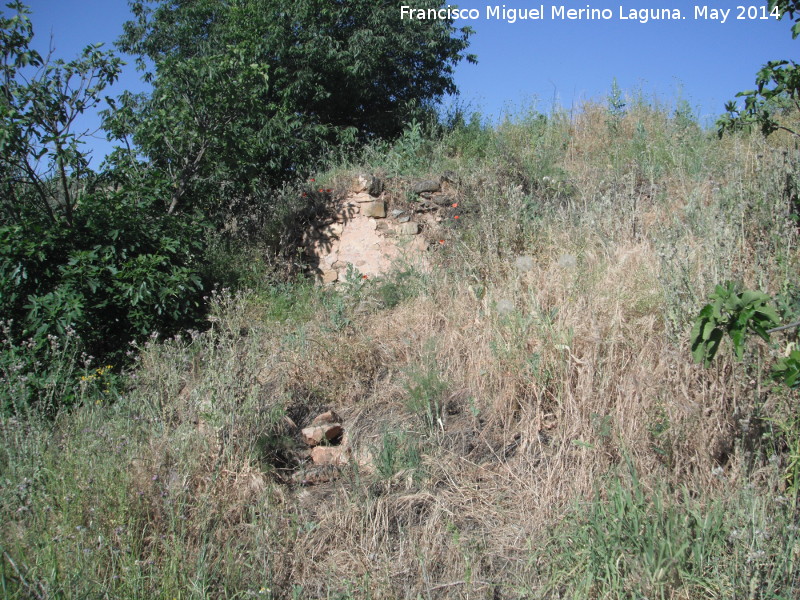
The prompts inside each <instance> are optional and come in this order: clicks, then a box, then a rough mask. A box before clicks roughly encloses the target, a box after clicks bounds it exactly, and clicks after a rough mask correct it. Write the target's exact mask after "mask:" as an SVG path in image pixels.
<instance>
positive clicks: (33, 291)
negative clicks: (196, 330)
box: [0, 2, 205, 410]
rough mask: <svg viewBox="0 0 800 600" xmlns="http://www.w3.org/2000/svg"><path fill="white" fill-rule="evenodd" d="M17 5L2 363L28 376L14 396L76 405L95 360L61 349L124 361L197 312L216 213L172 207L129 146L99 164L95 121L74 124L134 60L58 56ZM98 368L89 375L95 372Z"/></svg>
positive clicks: (7, 82)
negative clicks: (141, 343)
mask: <svg viewBox="0 0 800 600" xmlns="http://www.w3.org/2000/svg"><path fill="white" fill-rule="evenodd" d="M8 7H9V8H11V9H12V10H14V11H16V14H15V15H14V16H11V17H5V16H4V17H2V19H0V40H1V41H2V43H3V54H2V61H1V62H0V69H1V70H2V81H0V85H2V90H1V91H2V93H0V111H2V112H3V114H4V117H5V118H4V119H3V122H2V125H0V150H1V152H0V187H2V189H3V192H4V193H3V195H2V200H0V212H2V216H3V217H4V223H3V225H0V289H1V290H2V292H0V314H2V315H3V316H4V318H6V319H8V320H9V321H8V324H7V325H6V335H5V338H6V343H5V345H4V347H3V350H2V352H3V355H2V357H0V362H2V363H3V365H4V369H5V370H6V374H8V372H9V371H8V369H11V368H12V367H13V370H14V372H15V373H16V374H17V381H25V382H26V385H25V386H23V387H22V388H20V389H17V388H16V387H15V386H14V385H12V386H10V387H8V388H5V391H4V392H3V397H2V403H3V406H4V408H7V407H9V406H12V405H13V406H15V407H19V406H22V405H26V404H31V403H39V404H52V402H51V401H52V400H55V403H56V404H70V403H72V402H75V401H77V400H79V399H80V398H81V397H82V390H79V389H78V387H80V386H79V382H78V381H77V380H75V377H76V376H77V373H78V372H79V371H81V369H83V370H84V371H85V369H88V368H90V365H91V359H89V358H88V357H87V358H86V359H85V361H84V364H83V365H82V367H80V368H79V366H78V364H77V363H76V364H72V365H68V364H67V362H68V361H67V360H66V355H65V354H64V352H63V351H62V350H59V348H60V347H64V348H69V349H70V350H69V356H70V357H71V360H77V357H78V356H79V355H80V353H81V352H85V354H86V355H92V356H94V357H97V358H99V359H100V360H101V361H102V363H103V364H105V363H107V362H110V363H112V364H114V365H115V366H116V367H120V366H121V365H122V364H124V363H125V362H126V357H125V352H126V350H127V344H128V343H129V342H130V341H132V340H136V339H142V338H144V337H146V336H147V335H150V334H151V333H153V332H156V331H158V332H161V333H166V334H170V333H172V332H174V331H176V330H177V329H179V328H181V327H183V326H186V325H188V324H191V323H194V322H196V319H197V317H198V316H199V315H200V313H201V295H202V290H203V289H204V287H205V285H204V283H203V281H202V280H201V277H200V273H199V270H198V265H197V258H198V256H199V255H200V254H201V253H202V248H201V246H200V244H201V241H202V240H203V238H204V231H205V225H204V224H203V217H200V216H198V215H192V214H189V213H187V214H185V215H183V216H182V217H180V218H178V217H176V216H170V215H167V214H166V208H167V205H168V201H166V200H165V198H168V197H169V194H170V192H169V188H168V180H166V179H165V178H163V177H160V176H158V174H157V172H156V171H154V170H152V169H147V168H146V167H145V166H143V165H140V164H138V163H137V162H136V161H134V160H131V158H130V156H129V155H120V154H117V155H114V156H112V157H110V159H109V161H107V163H106V164H107V165H108V170H107V171H106V172H105V173H103V174H102V175H100V176H97V175H96V174H94V173H92V172H91V171H90V170H89V168H88V157H87V155H86V153H84V152H83V151H82V150H81V148H80V144H81V143H82V142H81V138H82V137H83V135H85V132H84V133H76V132H74V131H73V123H74V120H75V118H76V117H77V116H78V115H79V114H80V113H82V112H84V111H85V110H87V109H90V108H94V107H96V106H97V105H98V104H99V103H100V101H101V95H100V94H101V92H102V90H103V89H104V88H105V87H106V86H107V85H109V84H111V83H113V82H114V81H115V80H116V78H117V75H118V73H119V71H120V68H121V64H122V63H121V60H120V59H119V58H117V57H115V56H114V55H113V54H112V53H110V52H102V51H101V50H100V49H99V46H88V47H87V48H86V49H85V50H84V51H83V54H82V55H81V57H80V58H79V59H77V60H73V61H71V62H64V61H62V60H56V61H53V62H48V61H45V60H43V59H42V58H41V56H39V54H38V53H37V52H36V51H34V50H31V49H30V48H29V45H30V42H31V40H32V38H33V30H32V27H31V23H30V20H29V19H28V17H27V14H28V11H27V9H26V8H25V7H24V6H23V5H22V4H20V3H18V2H15V3H12V4H9V5H8ZM31 71H32V72H31ZM59 340H60V341H59ZM91 368H95V367H94V366H92V367H91ZM85 377H87V375H86V374H85V373H84V380H83V384H84V387H85V384H86V383H87V381H91V382H95V379H96V378H93V379H85ZM70 378H72V384H73V385H72V386H71V385H70V384H69V381H70V380H71V379H70ZM55 380H58V381H59V382H61V383H59V384H58V386H56V387H59V389H61V391H62V395H61V397H60V398H57V399H54V398H52V394H51V393H50V390H52V389H54V385H55V384H54V383H53V382H54V381H55ZM75 386H78V387H75ZM76 390H78V391H76ZM53 408H57V406H56V407H54V406H49V407H48V410H51V409H53Z"/></svg>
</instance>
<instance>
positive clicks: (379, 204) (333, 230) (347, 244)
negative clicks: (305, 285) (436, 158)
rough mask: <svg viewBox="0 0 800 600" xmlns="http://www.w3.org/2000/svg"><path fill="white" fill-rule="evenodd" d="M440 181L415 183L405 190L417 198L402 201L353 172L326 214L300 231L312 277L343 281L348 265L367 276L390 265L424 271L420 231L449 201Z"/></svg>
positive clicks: (423, 241)
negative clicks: (303, 232)
mask: <svg viewBox="0 0 800 600" xmlns="http://www.w3.org/2000/svg"><path fill="white" fill-rule="evenodd" d="M443 181H444V178H443V179H442V180H439V181H436V180H431V181H422V182H417V183H415V184H414V185H413V186H412V188H411V191H412V192H414V193H415V194H417V195H418V198H419V201H418V202H413V203H404V202H402V201H400V200H398V199H396V198H393V197H392V196H391V195H390V194H388V193H387V192H385V191H384V189H383V187H384V186H383V183H382V182H381V181H380V180H379V179H377V178H375V177H368V176H363V175H362V176H359V177H358V179H357V180H356V181H355V183H354V184H353V185H352V186H351V188H350V191H349V193H348V194H347V195H346V196H345V198H344V199H343V200H341V201H339V202H338V203H337V204H336V205H335V206H334V207H333V211H332V213H331V214H330V215H328V216H327V217H326V218H325V219H323V220H322V221H321V222H318V223H317V224H316V226H315V227H314V228H313V229H312V230H311V231H309V232H307V233H306V236H305V239H304V242H305V246H306V252H307V254H308V255H309V257H311V259H312V263H314V264H315V265H316V269H315V271H316V276H317V279H318V281H320V282H321V283H324V284H332V283H335V282H337V281H343V280H344V279H345V278H346V277H347V273H348V265H352V267H353V268H354V269H356V270H357V272H358V274H359V275H361V276H367V277H375V276H379V275H383V274H385V273H387V272H388V271H389V270H390V269H391V268H392V267H393V266H414V267H416V268H419V269H423V270H424V269H426V268H427V266H428V260H427V257H426V250H427V248H428V245H429V241H428V239H427V238H426V236H425V235H424V233H425V232H426V231H427V232H428V233H431V232H432V231H433V230H434V229H435V228H436V225H437V224H438V223H439V222H441V221H442V218H443V217H442V215H441V214H440V212H441V210H442V208H443V207H444V206H445V205H446V203H447V202H449V201H450V200H451V199H452V198H451V196H450V195H449V194H446V193H445V192H443V191H442V190H441V186H442V183H443ZM447 206H449V204H448V205H447Z"/></svg>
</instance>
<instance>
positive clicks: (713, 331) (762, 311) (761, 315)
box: [691, 282, 778, 367]
mask: <svg viewBox="0 0 800 600" xmlns="http://www.w3.org/2000/svg"><path fill="white" fill-rule="evenodd" d="M770 301H771V298H770V297H769V296H767V295H766V294H764V293H762V292H757V291H752V290H745V291H743V292H740V293H737V291H736V286H735V285H734V284H733V283H731V282H728V283H727V284H726V285H725V286H724V287H723V286H721V285H718V286H717V287H716V289H715V291H714V294H712V296H711V303H709V304H707V305H706V306H704V307H703V309H702V310H701V311H700V315H699V316H698V317H697V319H696V320H695V323H694V327H693V328H692V333H691V344H692V357H693V358H694V361H695V362H697V363H699V362H702V363H703V364H704V365H705V366H706V367H707V366H709V365H710V364H711V361H712V360H713V359H714V356H716V354H717V350H719V345H720V343H721V342H722V339H723V337H724V335H725V334H726V333H727V334H728V336H729V337H730V339H731V342H733V349H734V352H735V354H736V357H737V358H738V359H740V360H741V358H742V355H743V353H744V341H745V336H746V334H747V333H748V332H752V333H755V334H757V335H758V336H759V337H761V338H762V339H763V340H765V341H769V334H768V333H767V329H768V328H770V327H774V326H776V325H777V324H778V313H777V312H776V311H775V309H774V308H773V307H772V306H770V304H769V303H770Z"/></svg>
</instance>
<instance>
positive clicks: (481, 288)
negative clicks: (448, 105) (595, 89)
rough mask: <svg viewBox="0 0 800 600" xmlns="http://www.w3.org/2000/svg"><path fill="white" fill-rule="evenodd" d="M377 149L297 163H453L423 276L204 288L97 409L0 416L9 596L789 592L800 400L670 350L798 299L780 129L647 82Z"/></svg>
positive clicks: (348, 168) (755, 370)
mask: <svg viewBox="0 0 800 600" xmlns="http://www.w3.org/2000/svg"><path fill="white" fill-rule="evenodd" d="M615 106H616V105H615ZM611 108H614V107H611ZM379 150H380V152H378V151H377V150H375V149H373V150H371V151H366V152H365V157H366V159H368V160H367V161H366V162H364V163H362V164H344V165H338V166H336V167H332V168H331V170H330V171H329V172H328V173H322V174H319V175H318V176H317V180H318V181H320V182H324V183H322V184H321V185H324V186H325V187H326V188H327V187H344V186H345V185H346V182H347V180H348V178H349V177H351V176H353V175H354V174H356V173H358V172H363V171H371V172H380V173H382V174H383V175H384V176H386V177H387V179H388V186H389V189H390V192H391V194H393V195H395V197H397V198H405V190H406V189H407V181H408V179H409V178H423V177H431V176H438V175H439V174H441V173H442V172H443V171H446V170H449V171H454V173H451V174H450V178H451V179H452V180H454V181H456V184H455V186H456V192H457V194H458V205H459V207H458V208H459V216H460V217H461V218H460V219H458V220H457V221H456V220H454V219H452V218H449V219H446V220H445V221H443V222H442V223H441V224H440V225H438V226H433V225H431V226H430V227H429V229H428V230H426V231H425V232H424V233H423V234H424V235H427V236H429V238H430V239H431V240H432V241H435V242H436V243H435V244H433V246H432V249H431V253H430V254H431V263H432V268H431V270H430V272H426V273H419V272H417V271H414V270H413V269H409V268H405V267H404V268H403V269H401V270H399V271H398V273H396V274H393V275H390V276H387V277H385V278H383V279H370V280H368V281H363V280H361V281H353V282H350V284H349V285H347V286H341V287H340V288H338V289H336V290H322V289H319V288H314V287H312V286H309V285H308V284H306V283H297V284H295V285H282V286H277V285H276V286H273V287H272V288H267V289H266V290H265V288H263V287H261V288H260V289H259V290H257V291H255V292H251V293H239V294H232V293H225V294H221V295H219V296H217V297H215V298H214V299H213V302H214V306H215V308H214V310H213V311H212V323H211V328H210V330H209V331H207V332H203V333H197V332H195V333H193V334H192V333H189V334H186V335H184V336H183V337H182V338H180V339H171V340H157V339H154V340H151V342H150V343H149V344H147V345H146V346H145V347H142V348H139V349H138V352H139V361H138V366H137V368H136V369H134V370H133V371H132V373H131V374H130V385H129V388H128V390H127V391H126V392H125V394H123V396H122V397H121V398H119V399H118V400H117V401H116V402H114V403H112V404H110V405H109V404H108V403H102V404H96V403H95V402H93V401H92V398H86V401H85V402H84V403H83V406H82V407H80V408H77V409H75V410H73V411H71V412H69V413H64V414H61V415H59V416H58V417H57V418H56V419H55V420H41V419H37V418H35V417H33V416H32V417H30V418H26V419H19V418H18V419H16V420H15V419H11V418H8V417H4V418H3V421H2V423H0V432H1V433H2V436H3V440H2V450H1V452H2V453H1V454H0V482H2V489H1V490H0V521H1V522H2V528H1V529H0V544H2V551H3V558H2V569H0V590H2V591H3V593H4V594H5V596H6V597H11V598H23V597H42V598H45V597H56V596H60V597H65V598H72V597H104V596H106V597H119V598H153V597H156V598H206V597H208V598H249V597H267V598H409V599H417V598H424V599H432V598H504V599H505V598H670V599H679V598H774V599H778V598H790V597H796V596H797V595H798V593H800V569H799V568H798V562H797V561H798V556H800V544H798V540H797V510H796V498H794V497H792V496H791V495H790V494H789V490H790V488H789V487H787V483H786V481H785V480H784V475H785V474H786V473H787V469H788V468H789V467H790V466H791V460H792V450H791V449H792V448H794V447H795V446H794V445H793V444H794V443H795V442H796V439H797V435H796V434H797V432H796V431H795V430H796V428H793V427H792V425H791V424H792V423H793V422H796V421H795V420H793V419H792V418H790V417H791V415H792V414H795V415H796V410H797V408H796V406H797V404H796V400H797V397H796V393H795V392H791V391H785V390H784V391H781V390H773V389H772V386H771V385H770V384H769V382H767V381H765V380H764V379H763V377H762V373H763V372H764V367H765V366H767V365H768V363H769V362H770V361H771V360H773V359H774V354H775V351H774V350H773V349H771V348H768V347H767V346H766V345H756V346H754V347H753V348H751V350H750V351H749V352H750V353H749V355H748V356H747V357H746V359H745V361H743V362H741V363H737V362H735V361H734V360H733V359H732V358H731V357H730V356H729V355H727V354H723V355H722V356H721V357H720V358H719V360H718V361H717V362H716V363H715V365H714V366H713V367H712V368H711V369H709V370H703V369H702V368H700V367H698V366H695V365H693V364H692V363H691V357H690V353H689V350H688V344H687V335H688V330H689V327H690V323H691V320H692V318H693V316H694V315H695V313H696V311H697V310H698V309H699V307H700V306H701V305H702V304H703V302H704V300H705V298H706V297H707V295H708V293H709V292H710V291H711V290H712V289H713V286H714V285H715V284H716V283H719V282H721V281H722V280H724V279H737V280H740V281H742V282H743V283H744V284H745V285H747V286H750V287H757V288H759V289H762V290H764V291H766V292H769V293H771V294H777V295H778V296H779V297H780V298H781V299H782V300H781V301H782V302H783V305H784V306H785V308H786V311H787V312H786V314H787V315H788V314H790V313H791V311H792V310H793V309H792V308H791V307H792V306H794V305H796V303H797V298H798V294H797V289H798V288H797V282H796V273H797V272H798V266H800V265H798V253H797V241H798V240H797V236H798V231H797V226H796V214H794V213H793V210H796V208H794V209H793V207H792V201H793V200H792V196H791V190H790V189H789V187H790V186H788V184H787V177H788V179H791V178H792V177H794V174H795V173H796V172H797V165H798V157H797V156H796V151H795V150H793V149H792V148H791V147H789V146H788V145H786V144H785V141H784V140H781V139H780V138H774V139H773V138H771V139H769V140H766V141H765V140H764V139H762V138H760V137H756V136H753V137H749V136H739V137H726V138H723V139H722V140H719V139H717V138H716V136H714V135H712V134H711V133H710V132H706V131H704V130H702V129H701V128H700V127H698V126H697V125H696V123H694V121H693V120H692V117H691V114H690V113H688V112H687V111H685V110H684V111H683V112H680V111H679V112H677V113H676V112H675V111H674V110H672V109H667V108H665V107H659V106H651V105H648V104H647V103H645V102H643V101H628V102H625V106H624V107H619V106H617V107H616V108H614V110H610V108H609V107H608V106H601V105H596V104H587V105H586V106H584V107H582V109H581V110H580V111H577V112H576V113H574V114H572V115H569V114H566V113H561V112H558V111H555V112H553V113H552V114H549V115H540V114H538V113H536V112H535V111H529V112H524V113H523V114H521V115H519V116H518V117H517V118H509V119H508V120H507V121H505V122H503V123H500V124H499V125H497V126H488V125H486V124H485V123H484V122H483V121H482V120H481V118H480V117H476V118H474V119H472V120H470V121H461V122H460V123H456V125H455V126H454V127H453V128H452V129H451V130H449V131H445V132H443V133H441V135H439V136H438V137H433V138H430V137H426V136H425V135H424V131H423V130H422V129H420V128H419V127H417V128H416V129H414V128H413V127H412V128H411V129H410V130H409V132H408V134H407V135H406V136H404V137H403V138H402V139H401V140H400V141H399V142H397V144H395V145H394V146H391V147H388V146H384V147H381V148H380V149H379ZM366 159H365V160H366ZM439 240H443V241H444V242H445V243H444V244H440V243H438V241H439ZM783 339H785V340H786V341H789V340H788V338H783ZM328 408H334V409H336V411H337V412H339V413H340V414H341V415H342V417H343V418H344V420H345V427H346V435H347V438H348V440H349V443H350V446H351V449H352V456H353V457H354V460H353V462H352V464H351V465H350V466H348V467H345V468H343V469H341V472H340V473H338V478H337V479H335V480H334V481H331V482H327V483H321V484H319V485H316V486H310V487H306V486H303V485H301V482H302V481H305V480H306V479H305V478H304V477H299V478H298V477H297V476H296V475H295V474H296V473H300V474H303V472H304V470H305V469H306V468H307V467H308V465H306V464H305V463H304V462H303V454H302V452H300V449H301V448H300V446H301V445H300V443H299V434H298V431H297V427H302V426H304V425H306V424H307V423H308V422H310V420H311V419H312V418H313V417H314V416H315V414H317V413H318V412H321V411H323V410H326V409H328ZM793 411H794V412H793ZM787 413H788V416H787Z"/></svg>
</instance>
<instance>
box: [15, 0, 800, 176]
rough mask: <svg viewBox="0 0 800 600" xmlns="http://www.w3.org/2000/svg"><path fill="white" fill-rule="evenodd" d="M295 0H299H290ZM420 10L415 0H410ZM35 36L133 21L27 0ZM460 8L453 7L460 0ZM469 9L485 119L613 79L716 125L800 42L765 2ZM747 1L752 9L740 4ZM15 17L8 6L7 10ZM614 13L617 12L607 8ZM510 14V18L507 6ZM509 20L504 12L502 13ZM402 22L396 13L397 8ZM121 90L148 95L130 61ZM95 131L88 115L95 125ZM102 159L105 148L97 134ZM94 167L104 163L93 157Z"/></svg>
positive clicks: (74, 39) (92, 0)
mask: <svg viewBox="0 0 800 600" xmlns="http://www.w3.org/2000/svg"><path fill="white" fill-rule="evenodd" d="M289 1H291V0H289ZM407 2H408V6H410V7H412V8H413V7H414V3H413V0H407ZM27 4H28V5H29V6H30V7H31V10H32V11H33V14H32V20H33V23H34V32H35V34H36V38H35V40H36V43H37V46H38V48H39V49H40V51H41V50H42V49H46V46H47V44H48V42H49V40H50V36H51V35H52V40H53V45H54V46H55V56H56V57H59V58H65V59H70V58H73V57H74V56H76V55H77V53H78V52H79V51H80V50H81V48H83V47H84V46H85V45H87V44H89V43H97V42H105V43H106V44H108V45H109V46H110V45H111V44H112V43H113V42H114V40H115V39H116V38H117V37H118V36H119V35H120V33H121V32H122V23H123V22H124V21H125V20H126V19H127V18H128V15H129V9H128V4H127V0H28V2H27ZM453 5H454V6H455V5H456V4H455V3H454V4H453ZM457 6H458V7H459V8H462V9H475V10H476V11H477V13H473V16H474V15H476V14H477V15H478V18H476V19H464V20H457V21H456V25H458V26H463V25H469V26H470V27H472V28H473V29H474V30H475V34H474V35H473V36H472V38H471V46H470V49H469V51H470V52H472V53H475V54H477V55H478V61H479V62H478V64H477V65H471V64H467V63H466V62H464V63H462V64H461V65H460V66H459V67H458V69H457V72H456V84H457V85H458V87H459V89H460V90H461V97H460V101H461V102H462V103H463V104H466V105H467V106H468V107H470V108H475V109H480V110H481V111H482V112H483V113H485V114H486V115H489V116H492V117H495V118H496V117H499V116H500V115H502V114H503V113H504V112H505V111H508V110H512V111H513V110H515V109H519V108H523V107H530V106H531V105H533V106H535V107H536V108H538V109H539V110H541V111H547V110H549V108H550V107H551V106H552V104H553V101H554V100H555V101H556V102H557V103H559V104H560V105H561V106H564V107H566V108H570V107H573V106H574V107H577V106H579V105H580V103H581V101H582V100H586V99H600V100H604V99H605V97H606V96H607V95H608V93H609V91H610V89H611V85H612V81H613V80H614V79H615V78H616V80H617V82H618V84H619V86H620V87H621V88H622V89H623V90H624V91H626V92H634V93H642V94H643V95H644V96H645V97H647V98H657V99H658V100H660V101H662V102H666V103H674V102H675V100H676V98H678V97H679V96H680V97H681V98H683V99H685V100H687V101H688V102H689V104H690V105H691V106H692V107H693V108H694V109H695V111H696V113H697V114H698V116H699V117H700V118H701V121H703V122H704V123H706V124H708V123H710V122H713V119H714V117H716V116H717V115H719V114H720V113H721V112H722V110H723V105H724V103H725V101H727V100H729V99H732V98H733V97H734V95H735V94H736V92H738V91H741V90H743V89H749V88H751V87H753V81H754V77H755V73H756V71H757V70H758V69H759V68H760V67H761V66H762V65H763V64H764V63H766V62H767V61H768V60H774V59H784V58H785V59H795V60H798V61H800V39H798V40H792V37H791V32H790V28H791V23H790V22H789V21H788V18H787V19H784V20H783V21H780V22H779V21H776V20H775V19H766V20H762V19H760V18H757V19H747V18H745V19H737V16H739V14H740V13H743V15H744V16H747V8H748V7H750V13H751V14H753V13H756V14H755V16H757V17H760V16H761V9H762V7H765V6H766V0H741V1H740V2H737V1H735V0H734V1H730V0H726V1H716V2H710V3H707V4H695V3H694V2H691V1H689V0H661V1H660V2H653V0H639V1H638V3H628V2H623V1H622V0H613V1H609V0H595V1H593V2H586V1H584V2H576V1H574V0H562V1H553V2H549V3H547V2H545V3H542V1H541V0H539V1H538V2H524V1H519V2H514V1H513V0H509V1H507V2H506V3H505V4H502V3H500V4H494V3H491V2H486V1H483V2H476V1H472V0H469V1H466V0H465V1H462V2H460V3H458V4H457ZM495 6H499V7H500V8H501V9H502V7H504V6H505V8H506V9H517V10H529V9H543V10H542V13H543V14H542V17H543V18H541V19H536V20H517V21H516V22H515V23H511V22H509V19H508V18H506V19H503V18H500V19H498V18H495V17H494V16H492V15H489V14H487V11H488V9H487V7H495ZM560 6H563V7H565V8H566V9H570V8H572V9H586V8H587V7H588V8H591V9H601V10H602V9H608V10H609V11H610V14H611V18H610V19H587V18H583V19H579V20H578V19H575V20H568V19H561V18H560V17H558V16H555V18H554V15H553V10H554V7H560ZM695 6H698V7H707V8H708V11H707V13H706V14H707V15H708V16H709V17H710V16H712V13H713V11H715V10H716V11H719V10H730V12H729V13H728V17H727V21H726V22H724V23H723V22H721V19H716V20H715V19H712V18H707V19H706V18H702V16H700V17H699V18H695ZM738 6H742V7H744V11H742V10H741V9H738V8H737V7H738ZM651 8H657V9H678V10H679V11H680V12H681V17H682V18H681V19H680V20H649V22H646V23H644V22H641V20H639V19H630V18H628V19H621V18H620V12H621V11H622V14H623V15H625V16H629V14H630V12H629V11H630V10H631V9H634V10H649V9H651ZM4 10H6V12H7V9H4ZM606 14H609V13H606ZM506 15H507V16H508V13H506ZM501 16H502V13H501ZM397 18H398V19H399V18H400V13H399V10H398V15H397ZM129 62H130V64H129V65H128V66H127V67H126V70H125V72H124V74H123V77H122V78H121V80H120V83H119V84H117V85H116V86H115V91H117V92H119V91H122V90H123V89H131V90H136V91H138V90H141V89H144V88H143V84H142V83H141V82H140V81H139V74H138V73H137V72H136V70H135V68H134V66H133V62H132V60H131V61H129ZM87 126H91V122H89V123H87ZM93 145H95V147H96V151H95V155H96V156H101V155H103V154H104V153H105V152H106V151H107V149H108V148H109V146H108V145H107V144H105V143H104V142H102V141H101V140H97V141H94V142H93ZM93 164H94V166H97V161H93Z"/></svg>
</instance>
